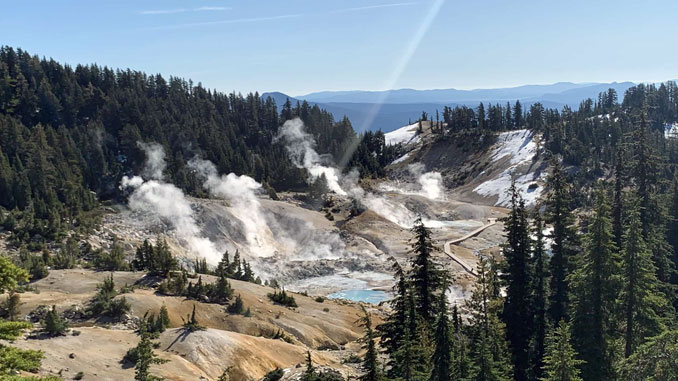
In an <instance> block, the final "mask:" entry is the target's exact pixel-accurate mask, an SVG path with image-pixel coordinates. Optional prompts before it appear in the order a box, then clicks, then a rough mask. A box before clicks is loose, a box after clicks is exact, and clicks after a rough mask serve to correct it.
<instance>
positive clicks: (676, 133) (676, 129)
mask: <svg viewBox="0 0 678 381" xmlns="http://www.w3.org/2000/svg"><path fill="white" fill-rule="evenodd" d="M664 137H666V139H678V123H671V124H666V125H665V126H664Z"/></svg>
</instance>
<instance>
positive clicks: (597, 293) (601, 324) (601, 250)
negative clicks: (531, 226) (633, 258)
mask: <svg viewBox="0 0 678 381" xmlns="http://www.w3.org/2000/svg"><path fill="white" fill-rule="evenodd" d="M596 193H597V194H596V206H595V212H594V216H593V220H592V222H591V223H590V224H589V226H588V234H587V235H586V237H585V249H584V251H583V254H582V256H581V257H580V258H579V260H578V261H577V262H576V269H575V271H574V272H573V274H572V277H571V285H572V302H571V305H572V314H571V315H572V323H571V324H572V330H573V339H572V341H573V346H574V348H575V349H576V350H577V352H578V353H579V354H580V357H581V359H582V360H583V361H585V363H583V366H582V370H583V374H584V375H585V377H586V379H591V380H611V379H613V378H614V374H613V367H612V365H613V364H612V362H613V359H612V358H611V357H610V353H611V352H612V344H613V340H614V337H611V335H612V333H613V331H614V328H613V326H612V319H613V314H614V312H615V303H616V301H617V293H618V289H619V286H620V279H619V274H620V258H619V255H618V253H617V248H616V246H615V242H614V240H615V238H614V234H613V232H612V222H611V220H610V207H609V205H608V203H607V200H606V198H605V193H604V191H603V189H602V187H601V188H600V189H599V190H598V191H597V192H596Z"/></svg>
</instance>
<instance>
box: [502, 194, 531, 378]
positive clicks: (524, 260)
mask: <svg viewBox="0 0 678 381" xmlns="http://www.w3.org/2000/svg"><path fill="white" fill-rule="evenodd" d="M509 193H510V196H511V210H510V211H509V214H508V216H507V217H506V218H505V219H504V233H505V235H506V243H505V244H504V245H503V246H502V248H503V253H504V258H505V262H504V263H505V266H504V269H505V271H504V274H503V277H502V278H503V280H504V283H505V285H506V301H505V303H504V312H503V316H502V317H503V320H504V323H505V324H506V337H507V339H508V341H509V344H510V346H511V354H512V360H513V366H514V378H515V380H517V381H524V380H527V378H528V370H529V368H530V366H529V347H530V337H531V333H532V324H531V322H532V318H533V313H532V309H531V308H530V307H531V303H530V302H531V297H532V295H531V278H532V270H531V266H530V235H529V225H528V221H527V211H526V210H525V203H524V201H523V199H522V197H521V196H520V194H519V193H518V190H517V189H516V184H515V182H513V183H512V184H511V187H510V189H509Z"/></svg>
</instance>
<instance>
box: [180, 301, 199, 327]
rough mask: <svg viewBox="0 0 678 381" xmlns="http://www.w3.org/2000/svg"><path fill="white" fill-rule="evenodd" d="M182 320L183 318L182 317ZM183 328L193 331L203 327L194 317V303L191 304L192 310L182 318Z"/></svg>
mask: <svg viewBox="0 0 678 381" xmlns="http://www.w3.org/2000/svg"><path fill="white" fill-rule="evenodd" d="M182 320H183V318H182ZM184 330H186V331H188V332H195V331H204V330H205V327H204V326H202V325H200V324H199V323H198V319H196V318H195V304H194V305H193V312H192V313H191V314H189V315H188V316H186V320H184Z"/></svg>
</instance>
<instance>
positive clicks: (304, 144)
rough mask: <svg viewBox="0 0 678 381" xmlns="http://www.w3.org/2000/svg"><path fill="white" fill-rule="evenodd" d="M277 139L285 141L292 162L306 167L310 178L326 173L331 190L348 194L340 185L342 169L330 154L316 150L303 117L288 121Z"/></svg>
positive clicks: (313, 178)
mask: <svg viewBox="0 0 678 381" xmlns="http://www.w3.org/2000/svg"><path fill="white" fill-rule="evenodd" d="M275 140H276V141H278V140H282V141H284V142H285V148H286V149H287V152H288V153H289V154H290V159H292V163H294V165H296V166H297V167H298V168H306V170H307V171H308V173H309V176H310V177H311V179H310V180H315V179H317V178H318V177H320V176H321V175H323V174H324V175H325V177H326V178H327V185H328V186H329V188H330V190H332V191H333V192H335V193H336V194H339V195H342V196H345V195H346V192H345V191H344V190H343V189H342V188H341V186H340V185H339V180H340V177H341V173H340V171H339V170H338V169H337V168H335V167H333V166H332V160H331V158H330V157H329V156H328V155H320V154H318V152H317V151H316V150H315V145H316V144H315V139H314V138H313V136H312V135H311V134H309V133H308V132H306V130H305V128H304V122H302V121H301V119H299V118H295V119H292V120H288V121H286V122H285V123H284V124H283V125H282V127H281V128H280V131H279V132H278V136H277V137H276V139H275Z"/></svg>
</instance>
